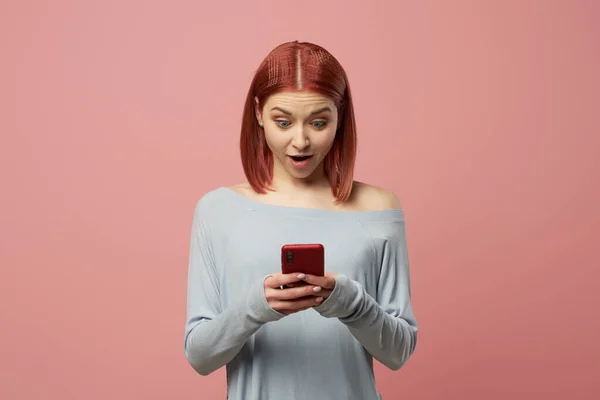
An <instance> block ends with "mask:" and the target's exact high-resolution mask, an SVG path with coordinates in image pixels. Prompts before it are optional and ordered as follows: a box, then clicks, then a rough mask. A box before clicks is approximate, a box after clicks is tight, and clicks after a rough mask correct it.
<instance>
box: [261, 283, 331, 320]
mask: <svg viewBox="0 0 600 400" xmlns="http://www.w3.org/2000/svg"><path fill="white" fill-rule="evenodd" d="M304 278H305V276H304V274H295V273H294V274H282V273H275V274H271V275H269V276H268V277H267V278H266V279H265V281H264V287H265V297H266V298H267V302H268V303H269V306H271V308H272V309H273V310H275V311H278V312H280V313H282V314H287V315H289V314H293V313H296V312H298V311H302V310H306V309H309V308H311V307H315V306H318V305H319V304H321V302H322V301H323V297H322V296H321V294H322V293H323V292H324V289H322V288H321V287H319V286H314V285H309V284H303V285H300V286H295V287H289V288H288V287H286V285H289V284H293V283H297V282H301V281H302V280H303V279H304Z"/></svg>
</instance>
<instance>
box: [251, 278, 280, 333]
mask: <svg viewBox="0 0 600 400" xmlns="http://www.w3.org/2000/svg"><path fill="white" fill-rule="evenodd" d="M265 279H267V277H265ZM247 305H248V316H249V317H250V318H251V319H252V320H254V321H256V322H258V323H261V324H266V323H267V322H274V321H277V320H280V319H281V318H283V317H285V316H286V315H285V314H283V313H280V312H279V311H277V310H275V309H273V308H272V307H271V306H270V305H269V302H268V301H267V298H266V297H265V289H264V279H263V280H262V281H260V282H259V283H257V284H256V285H254V286H252V288H251V290H250V292H249V293H248V297H247Z"/></svg>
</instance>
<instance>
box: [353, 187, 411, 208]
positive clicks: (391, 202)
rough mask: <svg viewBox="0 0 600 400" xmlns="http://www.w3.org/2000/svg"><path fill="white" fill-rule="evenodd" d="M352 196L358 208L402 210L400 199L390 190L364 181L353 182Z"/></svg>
mask: <svg viewBox="0 0 600 400" xmlns="http://www.w3.org/2000/svg"><path fill="white" fill-rule="evenodd" d="M352 197H353V198H354V199H353V201H354V202H355V204H356V205H357V207H358V208H360V209H364V210H368V211H376V210H402V204H401V203H400V199H399V198H398V196H396V194H394V193H393V192H392V191H390V190H387V189H384V188H382V187H379V186H375V185H369V184H367V183H364V182H358V181H355V182H354V184H353V188H352Z"/></svg>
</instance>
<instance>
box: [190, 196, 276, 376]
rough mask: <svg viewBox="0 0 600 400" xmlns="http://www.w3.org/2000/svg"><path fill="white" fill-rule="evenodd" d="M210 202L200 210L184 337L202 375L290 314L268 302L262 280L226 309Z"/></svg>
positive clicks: (194, 232) (194, 230)
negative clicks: (277, 309) (259, 330)
mask: <svg viewBox="0 0 600 400" xmlns="http://www.w3.org/2000/svg"><path fill="white" fill-rule="evenodd" d="M208 203H209V200H208V199H206V198H205V199H201V200H200V201H199V202H198V204H197V206H196V209H195V212H194V220H193V224H192V234H191V241H190V255H189V264H188V286H187V321H186V328H185V339H184V352H185V356H186V358H187V360H188V362H189V363H190V365H191V366H192V367H193V368H194V370H196V371H197V372H198V373H199V374H201V375H208V374H210V373H211V372H213V371H215V370H217V369H219V368H220V367H222V366H224V365H225V364H227V363H228V362H229V361H231V360H232V359H233V358H234V357H235V355H236V354H237V353H238V352H239V351H240V350H241V348H242V347H243V345H244V344H245V343H246V341H247V340H248V339H249V338H250V337H251V336H252V334H254V333H255V332H256V331H257V330H258V329H259V328H260V327H261V326H262V325H264V324H265V323H267V322H270V321H276V320H278V319H280V318H282V317H283V316H284V315H283V314H281V313H279V312H277V311H275V310H273V309H272V308H271V307H270V306H269V304H268V303H267V300H266V298H265V294H264V286H263V282H262V281H259V282H256V284H253V285H251V286H250V287H249V291H248V293H247V295H246V296H245V297H242V300H241V301H238V303H237V304H232V305H230V306H229V307H227V308H226V309H222V306H221V295H220V291H219V281H218V275H217V271H216V264H215V251H214V250H215V249H214V246H213V240H212V239H213V236H212V234H211V229H210V228H211V224H210V222H209V218H210V217H209V216H210V214H211V213H210V211H211V210H210V209H209V206H208ZM212 211H213V213H214V210H212ZM213 215H214V214H213Z"/></svg>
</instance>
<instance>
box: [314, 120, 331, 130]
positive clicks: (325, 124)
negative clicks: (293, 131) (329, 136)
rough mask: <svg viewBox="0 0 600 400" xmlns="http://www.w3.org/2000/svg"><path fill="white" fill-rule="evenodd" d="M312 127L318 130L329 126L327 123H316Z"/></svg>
mask: <svg viewBox="0 0 600 400" xmlns="http://www.w3.org/2000/svg"><path fill="white" fill-rule="evenodd" d="M312 126H314V127H315V128H317V129H323V128H325V127H326V126H327V121H315V122H313V123H312Z"/></svg>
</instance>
